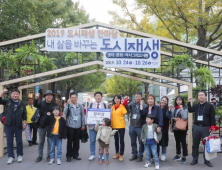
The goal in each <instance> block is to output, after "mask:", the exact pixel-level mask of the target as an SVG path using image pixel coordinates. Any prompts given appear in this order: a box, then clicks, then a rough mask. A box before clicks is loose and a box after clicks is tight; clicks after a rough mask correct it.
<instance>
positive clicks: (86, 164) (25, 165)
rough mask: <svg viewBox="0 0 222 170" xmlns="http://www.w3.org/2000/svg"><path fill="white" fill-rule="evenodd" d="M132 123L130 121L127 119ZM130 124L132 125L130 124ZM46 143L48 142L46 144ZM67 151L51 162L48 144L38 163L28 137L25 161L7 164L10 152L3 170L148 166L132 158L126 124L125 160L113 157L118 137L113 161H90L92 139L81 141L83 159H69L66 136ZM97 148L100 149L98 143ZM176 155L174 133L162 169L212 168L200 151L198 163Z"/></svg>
mask: <svg viewBox="0 0 222 170" xmlns="http://www.w3.org/2000/svg"><path fill="white" fill-rule="evenodd" d="M127 124H128V122H127ZM127 127H128V125H127ZM45 146H46V145H45ZM62 149H63V150H62V151H63V153H62V165H57V164H55V163H54V164H53V165H48V163H47V161H46V158H45V154H46V147H45V150H44V159H43V160H42V161H41V162H39V163H35V159H36V158H37V156H38V154H37V150H38V146H36V145H34V146H31V147H29V146H28V143H27V142H26V141H24V156H23V158H24V161H23V162H22V163H17V162H14V163H13V164H11V165H7V164H6V162H7V159H8V157H7V155H5V156H4V157H2V158H0V170H15V169H16V170H44V169H47V170H61V169H63V170H69V169H77V170H98V169H100V170H103V169H106V170H115V169H116V170H142V169H145V168H144V162H145V158H144V161H143V162H139V163H138V162H136V161H132V162H131V161H129V158H130V157H131V146H130V137H129V131H128V128H126V134H125V153H124V161H123V162H119V161H118V160H116V159H112V157H113V155H114V154H115V147H114V139H113V137H112V139H111V144H110V164H109V165H106V164H105V163H103V164H102V165H99V164H98V161H99V160H98V155H96V156H97V158H96V159H95V160H93V161H89V160H88V158H89V156H90V150H89V142H87V143H81V145H80V152H79V153H80V157H81V158H82V160H81V161H78V160H72V161H71V162H66V158H65V154H66V140H63V148H62ZM97 149H98V143H97ZM174 156H175V147H174V137H173V134H172V133H170V140H169V147H168V151H167V159H166V161H165V162H162V161H160V169H162V170H187V169H190V170H203V169H211V168H209V167H207V166H206V165H205V164H203V156H202V154H201V155H200V159H199V164H197V165H195V166H191V165H190V162H191V161H192V157H191V155H189V156H188V157H187V161H188V162H187V163H186V164H181V163H180V162H178V161H177V162H174V161H172V159H173V157H174ZM220 161H222V153H219V154H218V157H217V158H215V159H213V160H212V161H211V162H212V164H213V165H214V167H213V169H214V170H221V169H222V168H221V166H222V162H220ZM147 169H150V170H154V165H152V167H149V168H147Z"/></svg>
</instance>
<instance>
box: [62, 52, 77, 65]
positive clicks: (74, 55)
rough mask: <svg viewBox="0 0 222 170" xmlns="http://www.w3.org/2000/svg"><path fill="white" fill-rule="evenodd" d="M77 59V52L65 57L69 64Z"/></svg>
mask: <svg viewBox="0 0 222 170" xmlns="http://www.w3.org/2000/svg"><path fill="white" fill-rule="evenodd" d="M75 59H77V54H76V53H75V52H70V53H67V55H66V56H65V62H67V63H73V62H74V61H75Z"/></svg>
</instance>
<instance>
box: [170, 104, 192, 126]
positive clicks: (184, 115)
mask: <svg viewBox="0 0 222 170" xmlns="http://www.w3.org/2000/svg"><path fill="white" fill-rule="evenodd" d="M179 113H180V114H179ZM166 116H167V117H169V118H171V119H173V118H178V117H180V118H181V119H183V120H187V119H188V110H187V109H186V108H184V110H181V109H180V108H179V109H174V108H173V109H172V110H171V111H169V110H167V113H166ZM175 125H176V122H175V121H174V120H173V122H172V125H171V127H172V129H173V130H178V129H176V128H175Z"/></svg>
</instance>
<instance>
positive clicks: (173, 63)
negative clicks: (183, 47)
mask: <svg viewBox="0 0 222 170" xmlns="http://www.w3.org/2000/svg"><path fill="white" fill-rule="evenodd" d="M168 64H169V70H172V69H174V71H176V70H177V69H178V66H179V65H180V64H182V65H183V67H184V68H188V69H190V70H192V69H194V68H196V66H195V64H194V62H193V59H192V58H191V57H190V56H189V55H188V54H183V55H174V57H173V58H171V59H170V61H169V62H168Z"/></svg>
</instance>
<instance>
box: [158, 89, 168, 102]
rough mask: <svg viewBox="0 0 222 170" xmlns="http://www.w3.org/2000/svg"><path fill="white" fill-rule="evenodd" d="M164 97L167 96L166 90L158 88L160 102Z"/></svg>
mask: <svg viewBox="0 0 222 170" xmlns="http://www.w3.org/2000/svg"><path fill="white" fill-rule="evenodd" d="M166 95H167V88H166V87H163V86H160V100H161V98H162V97H163V96H166Z"/></svg>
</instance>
